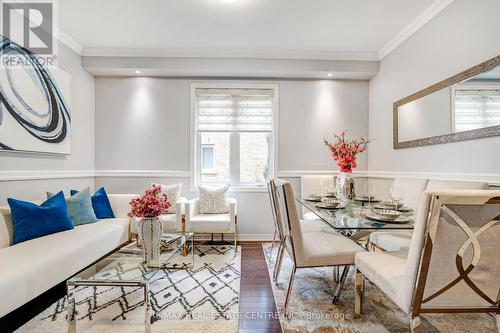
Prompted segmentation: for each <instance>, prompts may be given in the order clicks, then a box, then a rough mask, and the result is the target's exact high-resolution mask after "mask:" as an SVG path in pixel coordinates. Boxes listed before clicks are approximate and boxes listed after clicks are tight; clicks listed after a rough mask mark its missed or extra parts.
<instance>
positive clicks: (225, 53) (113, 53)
mask: <svg viewBox="0 0 500 333" xmlns="http://www.w3.org/2000/svg"><path fill="white" fill-rule="evenodd" d="M82 55H83V56H86V57H150V58H224V59H283V60H354V61H377V60H378V55H377V53H375V52H327V51H324V52H309V51H279V50H268V51H255V50H222V49H221V50H218V49H213V50H197V49H192V50H191V49H190V50H187V49H162V48H157V49H156V48H146V49H144V48H111V47H84V48H83V54H82Z"/></svg>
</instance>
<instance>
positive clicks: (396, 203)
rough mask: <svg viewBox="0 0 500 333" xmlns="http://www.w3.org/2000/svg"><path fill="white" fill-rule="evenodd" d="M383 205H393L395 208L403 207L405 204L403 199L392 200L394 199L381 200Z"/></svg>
mask: <svg viewBox="0 0 500 333" xmlns="http://www.w3.org/2000/svg"><path fill="white" fill-rule="evenodd" d="M381 204H382V205H384V206H386V207H391V208H394V209H398V208H401V207H403V206H404V202H402V201H399V202H398V201H392V200H384V201H382V202H381Z"/></svg>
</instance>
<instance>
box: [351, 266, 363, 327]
mask: <svg viewBox="0 0 500 333" xmlns="http://www.w3.org/2000/svg"><path fill="white" fill-rule="evenodd" d="M364 284H365V280H364V276H363V273H361V271H360V270H359V269H356V275H355V276H354V318H359V317H361V315H362V314H363V313H364V309H363V307H364V304H363V303H364V297H365V295H364V293H365V286H364Z"/></svg>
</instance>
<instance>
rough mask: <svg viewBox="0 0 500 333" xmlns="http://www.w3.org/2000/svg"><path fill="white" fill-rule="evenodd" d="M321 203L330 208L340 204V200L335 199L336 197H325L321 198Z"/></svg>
mask: <svg viewBox="0 0 500 333" xmlns="http://www.w3.org/2000/svg"><path fill="white" fill-rule="evenodd" d="M321 203H322V204H323V205H324V206H328V207H331V208H335V207H337V206H338V205H339V204H340V202H339V201H337V199H335V198H326V197H323V198H321Z"/></svg>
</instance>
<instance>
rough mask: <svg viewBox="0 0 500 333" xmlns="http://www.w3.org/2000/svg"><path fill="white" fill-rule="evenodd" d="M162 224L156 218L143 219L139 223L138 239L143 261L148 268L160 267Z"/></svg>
mask: <svg viewBox="0 0 500 333" xmlns="http://www.w3.org/2000/svg"><path fill="white" fill-rule="evenodd" d="M162 231H163V230H162V223H161V222H160V220H159V219H158V218H157V217H144V218H142V219H141V220H140V221H139V239H140V244H141V247H142V255H143V260H144V262H145V263H146V266H148V267H158V266H159V265H160V247H161V246H160V245H161V235H162Z"/></svg>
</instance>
